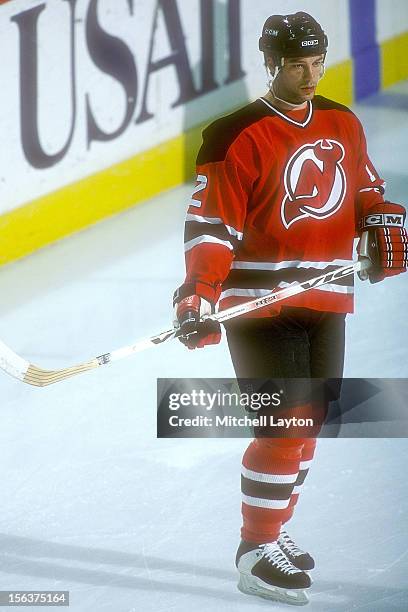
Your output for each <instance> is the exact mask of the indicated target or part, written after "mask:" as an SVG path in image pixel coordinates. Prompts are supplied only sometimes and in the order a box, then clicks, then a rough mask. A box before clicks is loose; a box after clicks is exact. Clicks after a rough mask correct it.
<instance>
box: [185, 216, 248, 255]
mask: <svg viewBox="0 0 408 612" xmlns="http://www.w3.org/2000/svg"><path fill="white" fill-rule="evenodd" d="M199 236H214V238H218V239H219V240H223V241H228V242H230V244H231V246H232V248H233V249H236V248H237V246H238V243H239V240H238V239H237V238H235V236H231V234H230V233H229V232H228V230H227V228H226V227H225V225H223V224H222V223H215V224H214V223H199V222H198V221H188V223H186V225H185V230H184V242H185V243H186V242H189V241H190V240H194V238H198V237H199Z"/></svg>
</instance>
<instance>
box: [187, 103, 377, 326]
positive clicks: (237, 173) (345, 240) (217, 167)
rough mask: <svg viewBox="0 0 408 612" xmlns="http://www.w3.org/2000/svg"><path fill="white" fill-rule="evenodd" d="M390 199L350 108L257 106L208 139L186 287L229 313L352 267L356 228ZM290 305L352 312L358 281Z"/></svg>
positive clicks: (191, 225) (192, 215)
mask: <svg viewBox="0 0 408 612" xmlns="http://www.w3.org/2000/svg"><path fill="white" fill-rule="evenodd" d="M383 193H384V182H383V181H382V180H381V179H380V178H379V176H378V174H377V172H376V170H375V169H374V167H373V165H372V163H371V161H370V160H369V158H368V155H367V148H366V141H365V136H364V132H363V129H362V126H361V124H360V122H359V120H358V119H357V117H356V116H355V115H354V114H353V113H352V112H351V111H350V110H349V109H348V108H347V107H345V106H342V105H340V104H337V103H335V102H333V101H331V100H328V99H326V98H324V97H322V96H316V97H315V98H314V100H313V101H312V102H308V103H307V108H306V110H301V111H299V110H298V111H291V112H288V113H286V114H285V113H283V112H281V111H280V110H278V109H276V108H275V107H273V106H272V105H271V104H270V102H269V101H268V100H267V99H265V98H260V99H258V100H256V101H255V102H253V103H252V104H249V105H247V106H245V107H244V108H242V109H241V110H239V111H237V112H235V113H233V114H231V115H229V116H227V117H223V118H221V119H218V120H217V121H215V122H214V123H212V124H211V125H210V126H209V127H208V128H206V129H205V130H204V132H203V144H202V146H201V149H200V152H199V154H198V159H197V183H196V186H195V188H194V191H193V195H192V198H191V201H190V205H189V208H188V212H187V217H186V225H185V253H186V269H187V274H186V282H195V283H196V286H197V292H198V293H199V294H201V295H202V296H203V297H206V298H207V299H210V300H214V299H217V298H218V297H220V309H224V308H227V307H229V306H232V305H234V304H237V303H239V302H242V301H246V300H249V299H253V298H254V297H261V296H263V295H265V294H266V293H269V292H270V291H271V290H272V289H273V288H277V287H278V288H283V287H287V286H289V285H290V284H291V283H294V282H296V281H302V280H306V279H309V278H313V277H314V276H318V275H320V274H322V273H324V272H326V271H327V272H328V271H330V270H333V269H334V268H335V267H337V266H342V265H347V264H349V263H351V261H352V254H353V243H354V238H355V236H356V228H357V224H358V220H359V218H360V217H361V216H362V215H363V214H364V213H365V212H366V211H367V210H368V209H369V208H370V207H371V206H373V205H374V204H376V203H379V202H383V197H382V194H383ZM285 304H287V305H290V306H302V307H306V308H312V309H316V310H324V311H331V312H352V311H353V278H352V277H347V278H344V279H342V280H341V281H339V282H336V283H333V284H327V285H323V286H321V287H319V288H317V289H313V290H311V291H308V292H306V293H304V294H300V295H298V296H295V297H293V298H291V299H289V300H287V301H286V302H285ZM277 306H278V305H276V306H274V307H273V310H271V309H266V308H264V309H262V310H261V311H254V312H253V313H251V316H268V315H272V314H276V313H277Z"/></svg>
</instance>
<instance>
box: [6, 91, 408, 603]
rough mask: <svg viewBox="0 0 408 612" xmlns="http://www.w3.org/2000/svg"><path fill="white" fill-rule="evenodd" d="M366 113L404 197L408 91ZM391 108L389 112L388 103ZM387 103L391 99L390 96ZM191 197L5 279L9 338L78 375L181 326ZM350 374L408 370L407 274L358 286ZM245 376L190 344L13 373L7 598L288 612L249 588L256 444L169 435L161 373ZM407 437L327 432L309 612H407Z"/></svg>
mask: <svg viewBox="0 0 408 612" xmlns="http://www.w3.org/2000/svg"><path fill="white" fill-rule="evenodd" d="M384 96H385V94H382V95H381V96H378V97H376V98H373V99H371V100H368V101H367V102H366V103H364V104H363V105H360V106H358V107H356V110H357V113H358V115H359V116H360V117H361V118H362V120H363V123H364V125H365V127H366V132H367V137H368V142H369V151H370V154H371V157H372V159H373V161H374V163H375V165H376V166H377V167H378V170H379V171H380V172H381V173H382V175H383V176H384V178H385V179H386V180H387V181H388V185H389V189H388V197H389V198H390V199H393V200H394V201H401V202H404V201H405V202H406V199H407V193H408V189H407V187H408V177H407V173H406V159H407V142H408V115H407V110H408V84H404V85H400V86H398V87H395V88H394V89H393V90H391V91H390V92H387V93H386V96H385V97H384ZM390 96H391V99H392V100H393V101H394V102H395V103H394V105H393V108H392V110H390V109H389V108H387V107H385V106H383V105H385V104H388V103H389V99H390ZM387 99H388V102H387ZM189 195H190V187H189V186H186V187H182V188H180V189H176V190H174V191H172V192H169V193H167V194H165V195H164V196H162V197H160V198H157V199H156V200H155V201H151V202H148V203H146V204H143V205H140V206H138V207H136V208H135V209H134V210H132V211H130V212H127V213H124V214H122V215H120V216H118V217H116V218H114V219H111V220H107V221H105V222H103V223H101V224H99V225H97V226H95V227H94V228H92V229H90V230H88V231H86V232H83V233H81V234H79V235H77V236H75V237H74V238H70V239H68V240H65V241H63V242H61V243H60V244H57V245H55V246H53V247H51V248H47V249H44V250H43V251H42V252H39V253H37V254H36V255H33V256H32V257H29V258H27V259H25V260H23V261H21V262H18V263H16V264H13V265H10V266H8V267H6V268H4V269H2V270H1V271H0V288H1V296H2V299H1V303H0V314H1V317H0V338H1V339H2V340H3V341H4V342H6V343H7V344H9V345H10V346H11V347H12V348H13V349H14V350H16V351H17V352H18V353H19V354H20V355H22V356H23V357H24V358H26V359H29V360H30V361H33V362H35V363H38V364H39V365H41V366H44V367H55V368H57V367H64V366H65V365H70V364H71V363H75V362H78V361H82V360H85V359H88V358H90V357H93V356H95V355H98V354H101V353H105V352H107V351H109V350H111V349H115V348H118V347H120V346H122V345H127V344H129V343H130V342H131V341H132V340H133V339H137V338H139V337H143V336H145V335H146V334H152V333H156V332H159V331H161V330H165V329H167V328H168V327H169V323H171V308H170V301H171V295H172V292H173V290H174V288H175V287H176V286H177V285H178V284H179V283H180V282H181V281H182V275H183V255H182V225H183V218H184V211H185V206H186V203H187V201H188V197H189ZM356 301H357V311H356V314H355V315H354V316H352V317H349V319H348V328H347V361H346V375H347V376H355V377H406V376H408V350H407V317H406V303H407V280H406V278H405V277H399V278H395V279H390V280H388V281H387V282H385V283H380V284H378V285H374V286H373V285H370V284H369V283H358V285H357V300H356ZM217 376H219V377H228V376H233V370H232V366H231V364H230V361H229V357H228V352H227V349H226V346H225V344H222V345H220V346H217V347H209V348H206V349H205V350H200V351H194V352H189V351H187V350H185V349H184V347H182V346H181V345H180V344H179V343H177V342H169V343H168V344H165V345H163V346H161V347H160V348H157V349H153V350H151V351H147V352H146V353H143V354H141V355H136V356H135V357H133V358H130V359H127V360H124V361H122V362H120V363H117V364H114V365H112V366H109V367H106V368H101V369H100V370H97V371H95V372H92V373H89V374H87V375H84V376H80V377H78V378H75V379H72V380H71V381H67V382H64V383H60V384H58V385H56V386H52V387H48V388H45V389H35V388H31V387H28V386H26V385H23V384H22V383H21V382H19V381H16V380H14V379H11V378H9V377H7V376H6V375H1V376H0V401H1V415H2V419H1V428H0V449H1V451H0V453H1V455H0V456H1V476H0V490H1V493H2V495H1V499H2V503H1V512H0V589H3V590H10V589H24V590H40V589H43V590H48V589H53V590H58V589H63V590H69V591H70V593H71V607H70V609H71V610H73V611H75V612H94V611H95V612H99V611H104V612H105V611H106V612H131V611H132V612H136V611H139V610H144V611H146V612H150V611H152V612H153V611H154V612H160V611H162V610H163V611H166V612H170V611H173V610H174V611H177V612H179V611H184V610H191V609H198V610H202V611H205V612H209V611H212V610H217V612H227V611H231V612H232V611H233V610H234V611H236V610H262V609H265V610H266V609H269V608H270V609H282V610H283V609H286V610H287V609H288V607H287V606H284V605H282V604H270V603H268V602H266V601H263V600H259V601H258V600H257V599H255V598H251V597H246V596H244V595H242V594H240V593H239V592H238V591H237V590H236V586H235V585H236V572H235V568H234V565H233V560H234V554H235V548H236V545H237V544H238V539H239V527H240V507H239V506H240V492H239V479H240V474H239V472H240V470H239V468H240V460H241V455H242V451H243V449H244V448H245V446H246V444H247V441H246V440H234V439H212V440H182V439H177V440H157V439H156V437H155V425H156V422H155V409H156V378H157V377H217ZM407 462H408V442H407V440H404V439H402V440H398V439H394V440H388V439H384V440H375V439H371V440H357V439H352V440H347V439H342V440H321V441H320V447H319V452H318V456H317V460H316V462H315V464H314V467H313V469H312V471H311V474H310V475H309V477H308V479H307V481H306V486H305V489H304V492H303V495H302V498H301V500H300V502H299V505H298V508H297V512H296V514H295V517H294V519H293V521H292V523H293V525H292V526H291V529H290V532H291V533H292V534H293V535H294V536H295V537H296V538H297V539H298V541H299V543H300V544H301V545H303V546H304V547H305V548H307V549H309V550H310V551H311V552H312V553H313V554H314V555H315V557H316V560H317V569H316V570H315V572H314V585H313V587H312V589H311V604H310V605H309V609H311V610H316V611H322V612H323V611H324V612H327V611H328V610H334V611H336V612H345V611H346V610H347V611H348V610H353V611H354V610H367V611H370V612H372V611H375V612H382V611H390V610H406V609H408V586H407V580H406V576H407V572H408V521H407V518H408V484H407V478H406V474H405V471H406V470H405V466H406V465H407Z"/></svg>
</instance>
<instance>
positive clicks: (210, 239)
mask: <svg viewBox="0 0 408 612" xmlns="http://www.w3.org/2000/svg"><path fill="white" fill-rule="evenodd" d="M205 243H211V244H220V245H221V246H224V247H227V249H229V250H230V251H233V250H234V247H233V246H232V244H231V243H230V242H228V241H227V240H220V239H219V238H215V236H207V235H204V236H198V237H197V238H193V240H189V241H188V242H186V243H185V244H184V252H185V253H187V251H190V250H191V249H192V248H194V247H195V246H197V245H198V244H205Z"/></svg>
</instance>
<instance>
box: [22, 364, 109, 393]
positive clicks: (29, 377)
mask: <svg viewBox="0 0 408 612" xmlns="http://www.w3.org/2000/svg"><path fill="white" fill-rule="evenodd" d="M99 365H100V364H99V362H98V360H97V359H92V360H91V361H87V362H86V363H81V364H80V365H77V366H72V367H70V368H63V369H62V370H43V369H42V368H38V367H37V366H35V365H33V364H30V365H29V367H28V369H27V372H26V374H25V376H24V378H23V382H25V383H27V384H29V385H33V386H34V387H47V386H48V385H53V384H55V383H58V382H61V381H62V380H66V379H67V378H72V376H76V375H77V374H83V373H84V372H88V371H89V370H93V369H94V368H97V367H99Z"/></svg>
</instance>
